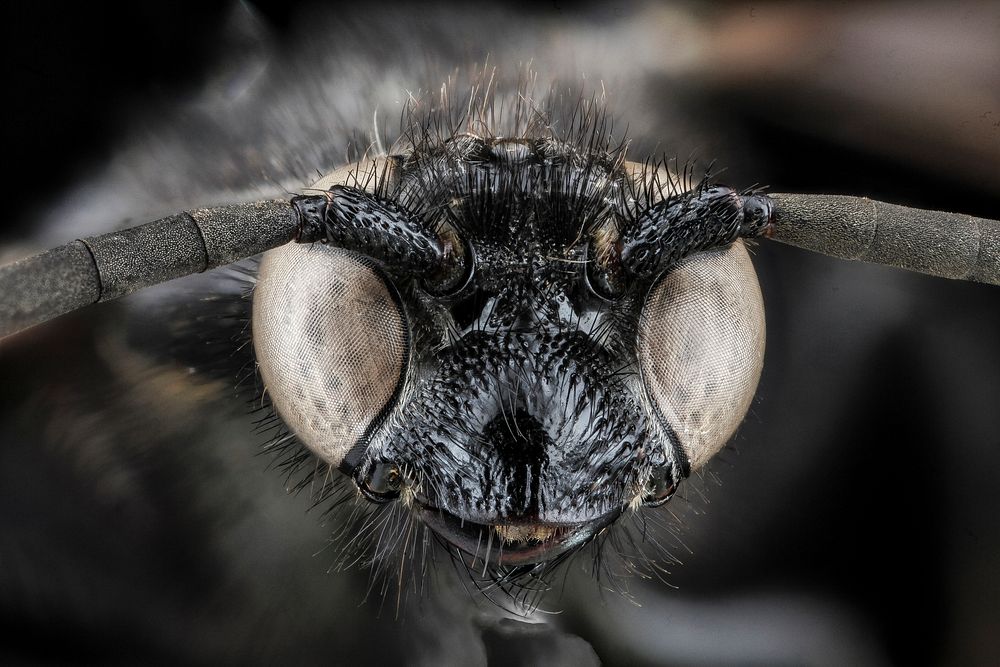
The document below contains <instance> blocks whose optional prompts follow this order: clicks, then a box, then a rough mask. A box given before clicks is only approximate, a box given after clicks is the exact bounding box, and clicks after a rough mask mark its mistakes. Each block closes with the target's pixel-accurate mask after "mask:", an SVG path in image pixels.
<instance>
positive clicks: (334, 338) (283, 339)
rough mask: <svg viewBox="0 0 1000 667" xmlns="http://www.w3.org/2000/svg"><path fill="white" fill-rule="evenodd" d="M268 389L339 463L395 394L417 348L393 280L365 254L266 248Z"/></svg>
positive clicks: (260, 344) (263, 294) (261, 346)
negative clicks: (411, 352)
mask: <svg viewBox="0 0 1000 667" xmlns="http://www.w3.org/2000/svg"><path fill="white" fill-rule="evenodd" d="M253 338H254V351H255V352H256V355H257V363H258V365H259V368H260V375H261V378H262V379H263V381H264V386H265V391H266V393H267V395H268V397H269V398H270V399H271V403H272V404H273V405H274V407H275V409H276V410H277V411H278V414H279V415H281V417H282V419H283V420H284V421H285V423H286V424H287V425H288V427H289V428H290V429H291V430H292V431H293V432H294V433H295V435H296V436H298V438H299V440H301V441H302V443H303V444H304V445H305V446H306V447H308V448H309V449H310V450H311V451H312V452H313V453H314V454H316V455H317V456H319V457H320V458H321V459H322V460H323V461H326V462H327V463H329V464H330V465H331V466H333V467H342V466H344V465H348V466H349V465H350V463H351V462H350V461H348V462H347V464H345V460H344V459H345V457H347V455H348V453H349V452H350V451H351V449H352V448H354V447H355V445H357V444H358V443H360V442H362V441H363V440H364V439H365V438H366V436H367V435H368V434H369V432H370V431H371V429H372V428H374V427H375V426H377V425H378V423H380V420H381V418H382V417H383V416H384V415H385V414H386V412H387V410H388V409H389V408H390V407H391V405H392V404H393V402H394V400H395V397H396V395H397V393H398V390H399V387H400V385H401V384H402V380H403V376H404V373H405V367H406V359H407V355H408V346H409V333H408V328H407V322H406V316H405V313H404V311H403V308H402V305H401V304H400V302H399V298H398V295H397V294H396V292H395V289H394V288H393V287H392V285H391V284H390V283H389V282H388V281H387V280H385V279H384V278H383V276H382V275H381V273H380V272H379V270H378V269H377V268H376V267H375V264H374V263H373V262H372V261H371V260H369V259H366V258H364V257H362V256H360V255H356V254H354V253H351V252H348V251H346V250H340V249H337V248H330V247H328V246H325V245H320V244H313V245H299V244H295V243H292V244H289V245H286V246H283V247H281V248H278V249H276V250H271V251H270V252H267V253H266V254H265V255H264V259H263V260H262V261H261V265H260V272H259V273H258V278H257V285H256V287H255V288H254V295H253Z"/></svg>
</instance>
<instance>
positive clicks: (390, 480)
mask: <svg viewBox="0 0 1000 667" xmlns="http://www.w3.org/2000/svg"><path fill="white" fill-rule="evenodd" d="M357 484H358V488H359V489H360V490H361V493H362V494H363V495H364V497H365V498H367V499H368V500H370V501H372V502H374V503H387V502H390V501H392V500H395V499H396V498H399V491H400V489H402V488H403V473H402V471H401V470H400V469H399V466H396V465H394V464H391V463H384V462H375V463H373V464H372V465H371V466H370V467H369V468H368V472H367V473H366V474H365V475H363V476H361V477H359V478H358V480H357Z"/></svg>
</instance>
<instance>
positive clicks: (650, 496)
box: [642, 466, 677, 507]
mask: <svg viewBox="0 0 1000 667" xmlns="http://www.w3.org/2000/svg"><path fill="white" fill-rule="evenodd" d="M676 490H677V483H676V482H675V481H674V477H673V474H672V472H671V469H670V467H669V466H659V467H657V468H654V469H653V472H652V474H651V475H650V477H649V481H647V482H646V489H645V492H644V494H643V497H642V504H643V505H645V506H646V507H659V506H660V505H662V504H664V503H665V502H667V501H668V500H670V498H672V497H673V495H674V491H676Z"/></svg>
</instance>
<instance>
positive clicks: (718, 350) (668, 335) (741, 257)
mask: <svg viewBox="0 0 1000 667" xmlns="http://www.w3.org/2000/svg"><path fill="white" fill-rule="evenodd" d="M638 349H639V366H640V372H641V375H642V379H643V384H644V385H645V388H646V392H647V394H648V396H649V398H650V402H651V403H652V405H653V406H654V408H655V411H656V412H657V413H658V414H657V416H658V417H659V418H660V420H661V422H662V423H663V424H665V425H666V426H667V427H669V428H670V429H671V430H672V431H673V432H674V434H676V436H677V439H678V440H679V441H680V445H681V447H682V449H683V450H684V453H685V454H686V455H687V457H688V461H689V462H690V465H691V469H692V470H695V469H697V468H699V467H701V466H702V465H704V464H705V463H706V462H707V461H708V460H709V459H710V458H712V456H714V455H715V454H716V452H718V451H719V450H720V449H722V447H723V446H724V445H725V444H726V442H727V441H728V440H729V438H730V437H732V435H733V433H734V432H735V431H736V428H737V427H738V426H739V424H740V422H741V421H742V420H743V417H744V415H746V412H747V410H748V409H749V407H750V402H751V400H752V399H753V395H754V392H755V391H756V389H757V382H758V381H759V380H760V371H761V366H762V364H763V361H764V303H763V300H762V299H761V294H760V286H759V285H758V283H757V274H756V272H755V271H754V269H753V264H752V263H751V262H750V257H749V255H748V254H747V251H746V248H745V247H744V246H743V243H742V242H741V241H737V242H735V243H733V244H732V245H730V246H728V247H727V248H720V249H717V250H711V251H706V252H700V253H696V254H693V255H689V256H688V257H686V258H685V259H683V260H681V261H680V262H679V263H678V264H677V265H676V266H675V267H674V268H673V269H672V270H671V271H670V272H669V273H667V274H666V275H665V276H664V277H663V278H662V279H661V280H660V282H659V283H658V284H656V285H655V286H654V287H653V289H652V290H651V291H650V293H649V296H648V297H647V299H646V303H645V305H644V307H643V312H642V318H641V322H640V327H639V345H638Z"/></svg>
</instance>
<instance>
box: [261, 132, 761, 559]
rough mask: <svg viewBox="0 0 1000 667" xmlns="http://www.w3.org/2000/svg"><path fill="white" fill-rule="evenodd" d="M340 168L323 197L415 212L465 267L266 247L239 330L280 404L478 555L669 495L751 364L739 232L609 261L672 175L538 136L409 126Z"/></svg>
mask: <svg viewBox="0 0 1000 667" xmlns="http://www.w3.org/2000/svg"><path fill="white" fill-rule="evenodd" d="M355 173H356V174H364V173H368V174H369V175H374V177H373V178H369V179H367V181H366V180H365V179H363V178H359V177H357V176H355V177H353V179H354V180H353V183H354V186H350V185H345V184H344V182H341V183H339V184H337V185H333V186H332V189H331V190H330V191H329V192H330V193H332V194H330V195H328V197H329V199H330V200H331V201H337V202H340V201H341V200H339V199H338V198H339V197H340V195H341V194H343V195H344V196H345V197H349V198H350V199H351V200H352V201H356V202H358V203H357V204H352V205H351V207H350V210H348V212H347V214H346V215H349V216H354V217H355V219H361V220H362V221H363V224H361V225H360V226H361V227H363V228H364V229H366V230H369V231H368V232H366V233H370V234H371V235H372V236H373V241H372V242H373V243H380V241H377V240H374V237H376V236H377V235H378V234H379V230H382V231H389V228H390V227H393V226H394V225H395V226H398V225H397V224H396V219H395V217H396V216H397V215H404V216H410V217H412V218H413V219H416V220H420V221H421V222H422V224H424V225H425V226H427V227H429V228H431V229H433V230H434V231H435V233H436V235H437V237H438V238H441V239H445V240H446V241H445V245H446V252H447V253H450V254H451V255H453V256H454V257H455V265H456V266H458V267H460V268H459V269H453V270H451V271H450V272H449V273H447V275H442V274H434V273H423V274H420V273H415V272H414V271H413V270H412V268H410V267H405V268H400V266H399V264H398V263H397V264H395V265H393V264H392V263H389V262H381V263H378V262H373V261H372V260H370V259H368V258H367V257H363V256H361V255H358V254H356V253H352V252H349V251H345V250H341V249H334V248H331V247H328V246H323V245H314V246H312V247H308V246H295V245H294V244H293V245H290V246H286V247H283V248H280V249H277V250H274V251H271V252H269V253H268V254H267V255H265V258H264V260H263V262H262V265H261V270H260V274H259V277H258V282H257V287H256V291H255V295H254V315H253V327H254V340H255V347H256V353H257V358H258V363H259V365H260V371H261V375H262V377H263V380H264V383H265V386H266V388H267V392H268V395H269V397H270V398H271V400H272V402H273V404H274V406H275V407H276V409H277V412H278V413H279V414H280V415H281V416H282V417H283V418H284V420H285V421H286V423H287V424H288V425H289V427H290V428H291V429H292V431H293V432H294V433H295V434H296V435H297V436H298V438H299V439H300V440H301V441H302V442H303V443H304V444H305V446H306V447H307V448H309V450H311V452H312V453H313V454H315V455H316V456H318V457H319V458H320V459H321V460H322V461H324V462H325V463H327V464H329V465H330V466H331V467H335V468H338V469H339V470H341V471H342V472H344V473H346V474H348V475H350V476H351V477H352V478H353V479H354V481H355V483H356V484H357V486H358V489H359V490H360V492H361V493H362V495H363V496H364V497H365V498H366V499H368V500H370V501H373V502H402V503H404V504H405V505H406V506H407V507H408V509H409V511H410V512H412V513H413V515H414V516H415V517H416V518H418V519H419V520H420V521H421V522H423V523H424V524H425V525H427V526H428V527H429V528H430V529H431V530H433V531H434V533H436V534H437V535H438V536H439V537H440V538H442V539H443V540H444V541H445V542H446V543H447V544H448V545H450V546H452V547H457V548H458V549H460V550H462V551H464V552H465V553H466V554H468V555H471V556H473V557H475V558H481V559H482V561H483V563H484V565H487V564H488V565H491V566H517V565H524V564H532V563H538V562H542V561H548V560H551V559H553V558H555V557H557V556H559V555H561V554H564V553H566V552H569V551H572V550H573V549H575V548H578V547H580V546H582V545H584V544H586V543H588V542H589V541H590V540H591V539H592V538H594V537H595V536H596V535H598V534H599V533H600V532H601V531H603V530H605V529H606V528H607V527H608V526H610V525H611V524H612V523H613V522H614V521H615V520H616V519H617V518H618V517H619V516H620V515H622V514H623V513H625V512H630V511H636V510H638V509H639V508H640V507H641V506H643V505H649V506H658V505H661V504H663V503H664V502H666V501H667V500H668V499H669V498H670V497H671V495H672V494H673V492H674V490H675V489H676V488H677V486H678V485H679V484H680V483H681V482H682V480H683V479H684V478H685V477H686V476H687V475H688V474H689V473H690V471H691V469H692V467H697V466H700V465H701V464H702V463H704V462H705V461H706V460H708V458H710V457H711V456H712V454H714V453H715V452H716V451H717V450H718V449H719V448H721V447H722V445H723V444H725V442H726V440H727V439H728V438H729V437H730V436H731V435H732V432H733V430H734V429H735V428H736V426H737V424H738V423H739V421H740V420H741V419H742V417H743V415H744V414H745V412H746V409H747V407H748V406H749V401H750V399H751V397H752V395H753V392H754V390H755V388H756V383H757V379H758V377H759V374H760V367H761V361H762V355H763V314H762V313H763V311H762V304H761V298H760V292H759V289H758V287H757V282H756V277H755V275H754V273H753V269H752V267H751V265H750V263H749V259H748V257H747V254H746V250H745V249H744V247H743V245H742V243H741V242H739V241H737V242H736V243H735V244H733V245H729V246H727V247H724V248H719V249H715V250H711V251H708V252H704V253H699V254H695V255H690V256H688V257H686V258H685V259H683V260H681V261H680V262H679V263H678V264H677V265H676V266H674V267H673V269H672V271H670V272H669V273H668V274H667V275H666V276H665V277H662V278H661V277H660V276H659V275H658V276H657V277H656V279H654V280H642V279H635V278H633V277H631V276H629V275H628V274H627V272H626V271H625V270H624V269H623V267H622V265H621V262H620V256H621V251H620V248H621V245H622V229H624V228H627V227H628V226H629V224H631V223H633V222H634V221H635V220H636V219H637V218H639V217H640V216H642V215H643V214H644V213H645V212H646V211H648V210H649V209H650V207H651V206H653V205H655V204H657V203H659V202H660V201H661V200H663V199H664V197H670V196H680V197H683V196H684V194H683V193H682V192H681V191H680V188H678V187H677V186H678V184H677V183H674V182H670V183H669V185H668V186H662V185H658V184H657V185H655V186H654V185H653V182H654V181H656V179H655V177H654V175H653V171H652V170H651V169H648V168H643V167H642V166H640V165H636V164H634V163H628V162H626V161H625V159H624V151H623V149H621V148H611V147H609V146H607V145H600V146H598V145H596V144H595V142H593V141H591V142H590V143H588V142H586V141H579V140H578V141H566V140H565V138H557V137H554V136H551V135H544V136H537V135H535V136H532V135H528V136H519V137H517V138H516V139H507V138H503V137H499V136H492V135H491V136H487V137H485V138H484V137H480V136H476V135H472V134H466V133H463V134H457V135H454V136H447V137H435V138H431V139H426V138H425V139H424V140H422V141H420V142H416V143H415V144H413V145H411V146H410V147H409V148H408V150H406V151H405V152H403V153H401V154H398V155H395V156H392V157H390V158H388V159H386V160H381V159H380V160H378V161H375V162H372V163H371V164H369V165H366V166H362V167H361V168H359V169H358V170H356V172H355ZM347 182H351V181H350V179H348V180H347ZM657 183H658V182H657ZM671 188H673V191H671V190H670V189H671ZM338 206H340V208H339V209H338V210H344V206H343V205H342V204H341V203H338ZM403 245H405V242H404V244H403ZM413 245H414V247H413V248H410V250H413V253H409V254H408V249H407V248H405V247H404V248H399V249H397V250H393V252H396V256H400V257H403V256H406V257H411V256H413V255H414V254H416V253H417V251H419V250H420V249H421V248H423V246H422V245H421V244H419V243H417V242H415V241H414V242H413ZM388 246H392V244H388Z"/></svg>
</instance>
